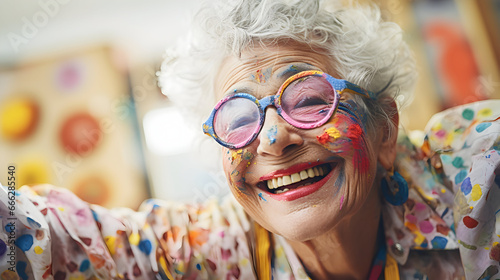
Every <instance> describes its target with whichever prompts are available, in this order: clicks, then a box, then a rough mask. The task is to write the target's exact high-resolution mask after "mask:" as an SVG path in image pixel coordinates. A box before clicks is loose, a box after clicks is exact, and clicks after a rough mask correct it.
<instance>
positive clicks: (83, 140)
mask: <svg viewBox="0 0 500 280" xmlns="http://www.w3.org/2000/svg"><path fill="white" fill-rule="evenodd" d="M101 138H102V131H101V129H100V126H99V123H98V122H97V120H96V119H95V118H94V117H92V116H91V115H89V114H88V113H79V114H75V115H73V116H70V117H69V118H68V119H66V121H65V122H64V123H63V125H62V127H61V131H60V140H61V145H62V146H63V148H64V149H65V150H66V151H68V152H70V153H73V154H77V155H80V156H87V155H88V154H90V153H91V152H92V151H93V150H94V149H95V147H96V146H97V145H98V144H99V142H100V141H101Z"/></svg>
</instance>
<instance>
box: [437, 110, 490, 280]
mask: <svg viewBox="0 0 500 280" xmlns="http://www.w3.org/2000/svg"><path fill="white" fill-rule="evenodd" d="M499 119H500V101H499V100H487V101H482V102H476V103H472V104H468V105H464V106H460V107H456V108H453V109H450V110H447V111H444V112H442V113H440V114H438V115H436V116H435V117H433V119H431V121H430V125H429V127H428V137H429V143H430V146H431V148H432V150H434V151H437V152H438V153H439V155H440V158H441V161H442V163H443V170H444V173H445V174H446V176H447V178H448V181H449V182H450V183H451V185H452V188H453V191H454V193H455V198H454V209H453V210H454V211H453V216H454V227H455V231H456V236H457V242H458V243H459V249H460V255H461V258H462V263H463V266H464V270H465V273H466V277H467V279H490V278H491V279H496V278H498V277H499V276H500V265H499V261H500V244H499V242H500V177H498V176H497V174H500V155H499V153H500V122H499Z"/></svg>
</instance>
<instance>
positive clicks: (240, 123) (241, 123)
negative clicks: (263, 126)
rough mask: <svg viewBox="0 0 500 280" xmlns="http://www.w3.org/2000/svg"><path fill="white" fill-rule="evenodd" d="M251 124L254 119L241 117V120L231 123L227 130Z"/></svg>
mask: <svg viewBox="0 0 500 280" xmlns="http://www.w3.org/2000/svg"><path fill="white" fill-rule="evenodd" d="M253 122H254V118H250V117H241V118H238V119H235V120H234V121H233V122H231V125H230V126H229V128H228V130H235V129H239V128H241V127H244V126H247V125H250V124H251V123H253Z"/></svg>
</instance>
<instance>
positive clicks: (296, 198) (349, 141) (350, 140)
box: [215, 44, 385, 241]
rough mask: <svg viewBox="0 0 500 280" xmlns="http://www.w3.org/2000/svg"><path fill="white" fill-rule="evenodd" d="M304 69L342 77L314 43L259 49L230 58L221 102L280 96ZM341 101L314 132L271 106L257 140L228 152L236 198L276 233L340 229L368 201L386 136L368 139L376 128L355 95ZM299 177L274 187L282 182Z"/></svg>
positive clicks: (301, 235) (221, 80)
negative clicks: (231, 97)
mask: <svg viewBox="0 0 500 280" xmlns="http://www.w3.org/2000/svg"><path fill="white" fill-rule="evenodd" d="M304 70H320V71H323V72H325V73H328V74H330V75H332V76H334V77H335V76H336V73H334V71H333V69H332V66H331V65H330V59H329V58H328V57H327V56H325V55H322V54H318V53H316V52H313V51H312V50H311V49H310V48H309V47H307V46H303V45H299V44H287V45H286V46H274V47H266V48H265V49H263V48H253V49H252V50H249V51H245V52H243V53H242V55H241V57H236V56H232V57H228V58H227V59H226V60H225V61H224V62H223V64H222V66H221V68H220V72H219V73H218V76H217V80H216V84H215V90H216V92H217V94H218V98H219V99H220V98H222V97H223V96H225V95H228V94H231V93H233V92H245V93H248V94H251V95H253V96H255V97H256V98H258V99H261V98H263V97H266V96H269V95H275V94H276V93H277V91H278V89H279V87H280V86H281V84H282V83H283V82H284V81H285V80H286V79H287V78H288V77H290V76H292V75H293V74H296V73H298V72H300V71H304ZM341 104H343V105H344V106H346V107H347V108H349V109H348V110H340V109H339V110H337V112H336V113H335V114H334V115H333V116H332V118H331V119H330V120H329V121H328V122H327V123H325V124H324V125H323V126H320V127H318V128H314V129H308V130H304V129H299V128H296V127H293V126H292V125H290V124H288V123H287V122H286V121H285V120H284V119H283V118H281V117H280V116H279V115H278V114H277V112H276V108H275V107H273V106H270V107H268V108H267V110H266V116H265V121H264V124H263V127H262V130H261V132H260V134H259V136H258V137H257V138H256V139H255V140H254V141H253V142H252V143H251V144H249V145H248V146H246V147H244V148H241V149H227V148H223V149H222V158H223V167H224V172H225V174H226V177H227V179H228V181H229V184H230V188H231V191H232V193H233V195H234V196H235V197H236V199H237V200H238V201H239V203H240V204H241V205H242V206H243V207H244V209H245V210H246V212H247V213H248V214H249V215H250V216H251V217H252V218H253V219H254V220H256V221H257V222H258V223H259V224H260V225H262V226H263V227H265V228H266V229H268V230H269V231H271V232H274V233H277V234H279V235H282V236H284V237H285V238H287V239H290V240H296V241H304V240H309V239H311V238H314V237H315V236H318V235H320V234H322V233H326V232H327V231H329V230H331V229H333V228H334V227H335V226H336V225H338V224H339V222H341V221H342V220H343V219H345V218H346V217H349V216H351V215H353V214H354V213H356V212H357V211H358V210H359V209H360V208H361V207H362V206H363V204H364V203H365V201H366V199H367V197H368V194H369V193H370V190H371V187H372V185H373V181H374V179H375V173H376V165H377V158H378V157H384V156H385V155H384V151H383V149H381V148H380V146H381V145H380V143H381V138H382V137H381V136H375V135H377V134H379V135H380V133H371V134H370V135H372V136H371V137H369V136H368V133H367V130H370V129H372V130H373V128H367V127H365V124H366V121H365V117H366V112H365V111H363V108H362V107H360V106H358V105H357V104H356V103H355V102H354V100H353V96H352V95H351V94H347V93H346V94H343V95H342V99H341ZM306 174H307V176H306ZM297 179H298V180H299V181H298V182H296V183H292V184H290V185H286V186H282V187H278V188H277V189H275V188H274V186H275V183H276V184H278V185H279V184H280V182H283V183H284V184H286V183H288V182H287V181H289V180H290V181H292V182H293V181H296V180H297ZM273 181H274V182H273ZM268 185H271V186H273V188H272V189H271V188H269V187H268Z"/></svg>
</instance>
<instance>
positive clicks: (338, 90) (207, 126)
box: [202, 70, 375, 149]
mask: <svg viewBox="0 0 500 280" xmlns="http://www.w3.org/2000/svg"><path fill="white" fill-rule="evenodd" d="M306 76H322V77H323V78H325V79H326V80H327V81H328V82H329V83H330V85H331V86H332V88H333V89H334V94H335V99H334V104H332V109H330V110H329V112H328V114H327V115H326V116H325V117H323V118H322V119H321V120H318V121H316V122H314V123H308V124H304V123H300V122H298V121H295V120H293V119H292V118H291V117H290V116H289V115H288V114H287V113H286V112H284V111H283V108H282V106H281V96H282V95H283V92H284V91H285V89H286V88H287V87H288V86H289V85H290V84H291V83H292V82H294V81H296V80H298V79H300V78H304V77H306ZM344 92H349V93H353V94H359V95H361V96H363V97H367V98H372V99H373V98H375V94H373V92H371V91H369V90H366V89H364V88H362V87H360V86H358V85H356V84H353V83H351V82H349V81H346V80H343V79H337V78H334V77H332V76H330V75H329V74H327V73H324V72H322V71H318V70H306V71H301V72H299V73H297V74H295V75H292V76H290V77H289V78H288V79H286V80H285V82H283V84H282V85H281V86H280V88H279V89H278V92H277V93H276V94H275V95H270V96H266V97H264V98H261V99H257V98H256V97H255V96H253V95H251V94H248V93H241V92H239V93H235V94H231V95H229V96H226V97H224V98H222V99H221V100H219V102H217V104H216V105H215V107H214V109H213V110H212V113H211V114H210V116H209V117H208V119H207V120H206V121H205V122H204V123H203V126H202V128H203V133H204V134H206V135H209V136H211V137H212V138H213V139H214V140H215V141H217V143H219V144H220V145H222V146H223V147H226V148H229V149H239V148H243V147H245V146H247V145H249V144H250V143H252V142H253V141H254V140H255V138H257V136H258V135H259V133H260V131H261V130H262V127H263V124H264V120H265V117H266V109H267V107H269V106H271V105H272V106H274V107H275V108H276V111H277V113H278V115H279V116H280V117H282V118H283V119H284V120H285V121H286V122H287V123H289V124H290V125H292V126H294V127H297V128H300V129H312V128H316V127H319V126H322V125H323V124H325V123H326V122H327V121H328V120H329V119H330V118H331V117H332V116H333V115H334V114H335V112H336V111H337V109H338V105H339V102H340V95H341V94H343V93H344ZM238 97H239V98H246V99H248V100H251V101H253V102H254V103H255V105H257V107H258V108H259V116H260V119H259V125H258V126H257V129H256V130H255V131H254V132H253V133H252V136H251V137H250V138H248V140H246V141H244V142H241V143H237V144H231V143H228V142H225V141H223V140H222V139H220V138H219V137H218V136H217V134H216V133H215V130H214V119H215V115H216V114H217V111H218V110H219V109H220V107H221V106H222V105H224V104H225V103H226V102H228V101H229V100H231V99H233V98H238ZM283 113H284V114H283Z"/></svg>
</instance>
